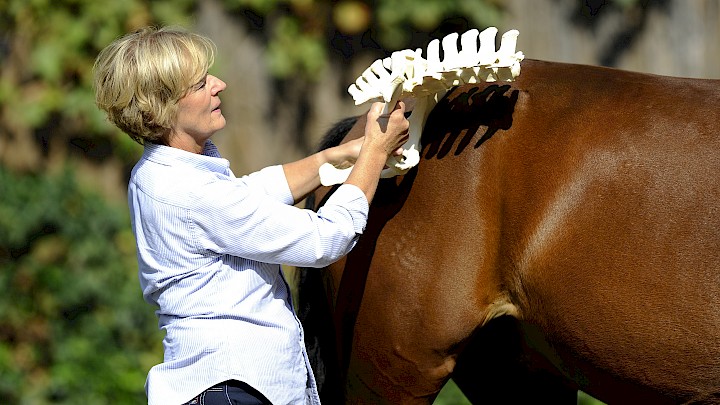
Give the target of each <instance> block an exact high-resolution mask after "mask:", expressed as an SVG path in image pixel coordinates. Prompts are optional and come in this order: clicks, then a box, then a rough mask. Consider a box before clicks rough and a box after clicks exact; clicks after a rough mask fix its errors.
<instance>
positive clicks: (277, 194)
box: [235, 165, 295, 204]
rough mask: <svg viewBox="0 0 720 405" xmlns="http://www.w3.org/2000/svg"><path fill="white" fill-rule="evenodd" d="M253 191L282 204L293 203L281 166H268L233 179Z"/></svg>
mask: <svg viewBox="0 0 720 405" xmlns="http://www.w3.org/2000/svg"><path fill="white" fill-rule="evenodd" d="M235 181H236V182H239V183H240V184H244V185H246V186H247V187H249V188H250V189H251V190H253V192H255V193H262V194H265V195H267V196H268V197H270V198H272V199H274V200H276V201H279V202H281V203H283V204H293V203H294V202H295V201H294V200H293V196H292V191H291V190H290V185H288V182H287V178H286V177H285V171H284V170H283V168H282V166H280V165H276V166H270V167H266V168H264V169H262V170H260V171H257V172H254V173H252V174H248V175H246V176H242V177H240V178H237V179H235Z"/></svg>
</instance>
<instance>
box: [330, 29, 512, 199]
mask: <svg viewBox="0 0 720 405" xmlns="http://www.w3.org/2000/svg"><path fill="white" fill-rule="evenodd" d="M497 32H498V30H497V28H495V27H490V28H487V29H485V30H484V31H482V32H478V30H476V29H471V30H469V31H467V32H465V33H464V34H462V36H459V35H458V34H457V33H452V34H450V35H448V36H446V37H445V38H443V40H442V49H443V60H442V61H441V60H440V41H439V40H437V39H435V40H433V41H431V42H430V44H428V48H427V59H424V58H423V57H422V50H420V49H417V50H415V51H411V50H409V49H405V50H402V51H396V52H393V53H392V54H391V55H390V57H388V58H385V59H378V60H376V61H375V62H374V63H373V64H372V65H370V67H368V68H367V69H365V71H364V72H363V73H362V75H360V77H358V79H357V80H356V81H355V83H353V84H352V85H350V88H348V92H349V93H350V95H351V96H352V97H353V99H354V100H355V105H360V104H364V103H367V102H371V101H373V102H374V101H383V102H385V107H384V110H383V113H388V112H390V111H392V109H393V108H394V107H395V104H396V103H397V101H398V100H399V99H401V98H405V97H414V98H416V102H415V107H414V108H413V111H412V113H411V115H410V117H409V118H408V121H409V122H410V128H409V130H408V132H409V139H408V141H407V142H406V143H405V144H404V145H403V154H402V156H391V157H390V158H389V159H388V161H387V163H386V165H387V168H386V169H385V170H383V172H382V175H381V177H383V178H388V177H393V176H398V175H401V174H405V173H406V172H407V171H408V170H410V169H411V168H413V167H414V166H415V165H417V164H418V163H419V162H420V148H421V147H420V136H421V135H422V131H423V128H424V126H425V120H426V119H427V117H428V115H429V114H430V111H431V110H432V109H433V107H435V104H437V102H438V101H439V100H440V99H441V98H442V97H443V96H444V95H445V93H446V92H447V91H448V90H449V89H451V88H452V87H455V86H459V85H463V84H467V83H478V82H483V81H485V82H495V81H513V80H515V78H516V77H517V76H518V75H520V61H522V60H523V59H524V58H525V56H524V55H523V53H522V52H515V46H516V44H517V37H518V34H519V32H518V31H517V30H510V31H508V32H506V33H505V34H503V36H502V40H501V42H500V49H498V50H495V37H496V35H497ZM458 37H459V38H460V45H461V49H460V50H458ZM351 170H352V167H348V168H344V169H338V168H336V167H334V166H333V165H331V164H330V163H325V164H324V165H322V166H321V167H320V182H321V183H322V184H323V185H324V186H330V185H333V184H340V183H342V182H344V181H345V180H346V179H347V177H348V176H349V175H350V171H351Z"/></svg>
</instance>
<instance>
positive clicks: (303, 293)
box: [295, 116, 359, 403]
mask: <svg viewBox="0 0 720 405" xmlns="http://www.w3.org/2000/svg"><path fill="white" fill-rule="evenodd" d="M358 118H359V117H357V116H356V117H348V118H344V119H342V120H340V121H338V122H336V123H335V124H334V125H333V126H332V127H331V128H330V129H329V130H328V131H327V132H326V133H325V135H324V136H323V138H322V139H321V140H320V143H319V146H318V149H317V151H321V150H325V149H328V148H331V147H333V146H337V145H339V144H340V143H341V142H342V140H343V139H345V136H347V134H348V132H350V129H352V127H353V126H354V125H355V123H356V122H357V120H358ZM315 203H316V201H315V196H314V194H310V195H309V196H308V197H307V198H306V199H305V208H307V209H311V210H314V209H315ZM297 270H298V271H297V272H296V273H295V281H296V283H297V284H296V285H297V291H298V294H297V297H298V302H297V308H296V310H297V314H298V318H299V319H300V322H301V323H302V325H303V329H304V331H305V347H306V348H307V353H308V357H309V359H310V365H311V367H312V369H313V374H314V375H315V380H316V381H317V385H318V391H319V392H320V394H321V397H322V399H323V403H325V402H328V403H339V402H337V401H339V398H340V397H339V395H340V393H339V392H340V391H339V388H338V387H339V384H340V380H339V370H335V369H334V368H336V367H337V366H335V365H336V364H338V361H337V354H336V353H337V352H336V350H335V332H334V329H333V327H332V325H333V319H332V313H331V311H330V307H329V305H328V302H327V299H326V296H327V294H326V293H325V286H324V282H323V278H322V274H321V272H322V271H323V270H322V269H311V268H305V267H299V268H298V269H297ZM323 388H324V389H323Z"/></svg>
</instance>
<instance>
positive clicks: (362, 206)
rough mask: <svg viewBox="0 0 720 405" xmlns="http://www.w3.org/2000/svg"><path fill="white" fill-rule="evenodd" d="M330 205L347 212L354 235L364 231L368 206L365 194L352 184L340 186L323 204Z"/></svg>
mask: <svg viewBox="0 0 720 405" xmlns="http://www.w3.org/2000/svg"><path fill="white" fill-rule="evenodd" d="M331 204H332V205H336V206H340V207H343V208H345V209H346V210H347V212H348V213H349V214H350V217H351V219H352V222H353V229H354V230H355V233H356V234H358V235H359V234H362V233H363V231H365V226H366V225H367V218H368V212H369V211H370V204H368V200H367V197H365V193H363V191H362V190H360V188H359V187H358V186H356V185H353V184H342V185H340V187H338V189H337V190H335V192H334V193H333V194H332V195H331V196H330V198H328V200H327V202H326V203H325V205H331Z"/></svg>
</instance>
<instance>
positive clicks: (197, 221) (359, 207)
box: [128, 141, 368, 405]
mask: <svg viewBox="0 0 720 405" xmlns="http://www.w3.org/2000/svg"><path fill="white" fill-rule="evenodd" d="M128 201H129V205H130V214H131V221H132V227H133V231H134V232H135V238H136V241H137V248H138V250H137V254H138V263H139V275H140V286H141V288H142V291H143V296H144V298H145V300H146V301H148V302H149V303H151V304H154V305H157V307H158V310H157V312H156V313H157V315H158V318H159V326H160V328H161V329H163V330H164V331H165V332H166V336H165V338H164V340H163V346H164V349H165V352H164V361H163V363H161V364H159V365H156V366H155V367H153V368H152V369H151V370H150V372H149V373H148V377H147V382H146V385H145V389H146V393H147V396H148V403H149V404H150V405H159V404H162V405H167V404H182V403H185V402H187V401H190V400H191V399H192V398H194V397H195V396H197V395H198V394H200V393H201V392H202V391H204V390H205V389H207V388H209V387H211V386H213V385H215V384H218V383H220V382H223V381H225V380H230V379H235V380H240V381H244V382H245V383H247V384H249V385H251V386H252V387H254V388H255V389H257V390H258V391H260V392H261V393H262V394H263V395H265V396H266V397H267V398H268V399H269V400H270V401H272V403H273V404H275V405H285V404H306V403H310V404H319V402H320V399H319V397H318V393H317V387H316V384H315V379H314V377H313V375H312V372H311V369H310V363H309V361H308V357H307V353H306V351H305V345H304V342H303V331H302V327H301V325H300V322H299V321H298V319H297V317H296V316H295V313H294V311H293V308H292V303H291V299H290V293H289V289H288V285H287V283H286V281H285V279H284V276H283V274H282V270H281V268H280V264H281V263H282V264H287V265H291V266H309V267H321V266H325V265H327V264H329V263H332V262H334V261H336V260H337V259H339V258H340V257H342V256H344V255H345V254H347V253H348V252H349V251H350V249H352V247H353V246H354V245H355V242H356V241H357V237H358V235H359V234H360V233H362V231H363V230H364V227H365V224H366V221H367V213H368V202H367V199H366V198H365V195H364V194H363V193H362V191H361V190H360V189H359V188H357V187H355V186H352V185H343V186H341V187H340V188H339V189H338V190H337V192H336V193H334V194H333V195H332V197H330V199H329V200H328V201H327V203H326V204H325V205H324V207H323V208H322V209H321V210H320V211H319V212H318V213H315V212H312V211H310V210H303V209H299V208H297V207H294V206H293V205H292V204H293V198H292V195H291V192H290V188H289V186H288V184H287V180H286V178H285V174H284V172H283V169H282V167H281V166H271V167H268V168H266V169H263V170H261V171H259V172H256V173H253V174H251V175H248V176H244V177H242V178H236V177H235V176H234V175H233V173H232V172H231V170H230V166H229V163H228V161H227V160H225V159H223V158H221V157H220V154H219V153H218V151H217V149H216V148H215V146H214V145H213V144H212V142H210V141H208V142H207V144H206V147H205V150H204V151H203V154H194V153H190V152H186V151H183V150H180V149H176V148H171V147H167V146H160V145H153V144H148V145H146V146H145V151H144V153H143V156H142V158H141V159H140V161H139V162H138V163H137V164H136V166H135V168H134V169H133V171H132V176H131V179H130V184H129V186H128Z"/></svg>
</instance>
